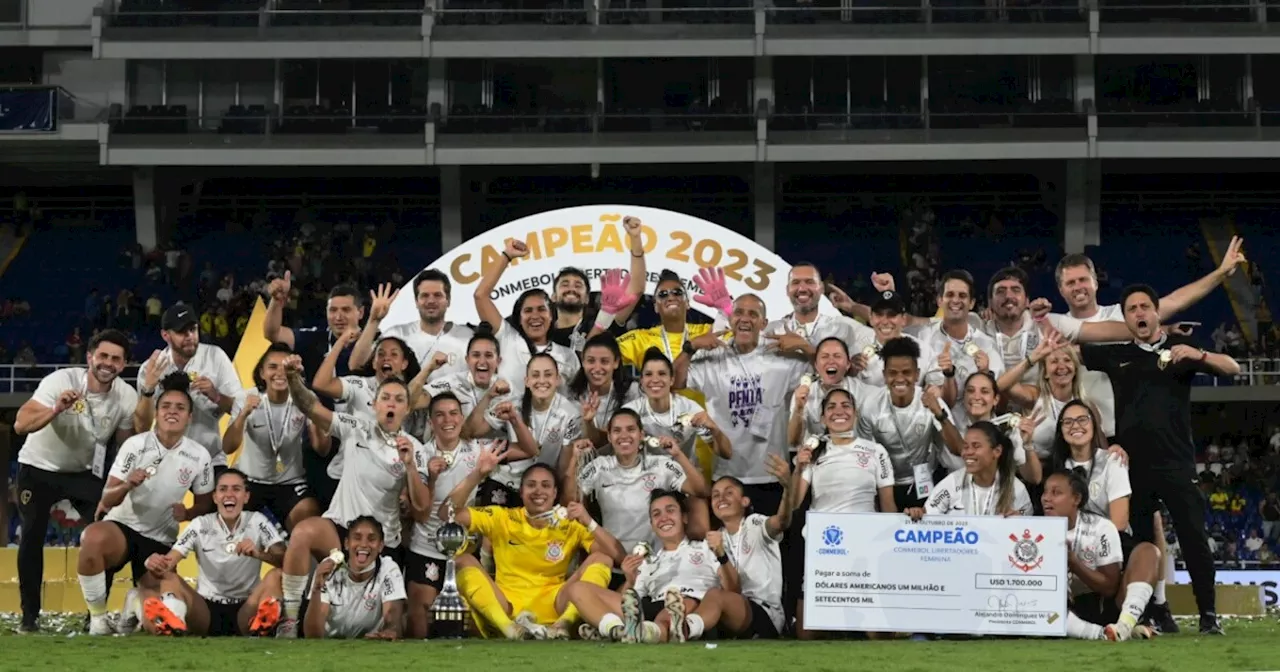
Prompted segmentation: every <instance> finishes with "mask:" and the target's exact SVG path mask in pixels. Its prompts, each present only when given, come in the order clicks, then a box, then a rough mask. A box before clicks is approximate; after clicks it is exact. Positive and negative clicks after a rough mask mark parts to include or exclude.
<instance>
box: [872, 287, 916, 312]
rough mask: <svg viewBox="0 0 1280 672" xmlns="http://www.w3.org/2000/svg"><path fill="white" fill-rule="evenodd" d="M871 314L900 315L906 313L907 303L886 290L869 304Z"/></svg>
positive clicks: (894, 293)
mask: <svg viewBox="0 0 1280 672" xmlns="http://www.w3.org/2000/svg"><path fill="white" fill-rule="evenodd" d="M871 312H873V313H894V314H897V315H901V314H902V313H905V312H907V302H906V301H904V300H903V299H902V295H900V294H898V293H897V292H894V291H889V290H886V291H883V292H880V294H879V296H877V297H876V300H875V301H873V302H872V303H871Z"/></svg>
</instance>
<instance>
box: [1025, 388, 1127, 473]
mask: <svg viewBox="0 0 1280 672" xmlns="http://www.w3.org/2000/svg"><path fill="white" fill-rule="evenodd" d="M1076 375H1078V376H1080V384H1081V385H1082V386H1083V387H1084V390H1085V394H1086V395H1087V396H1088V399H1089V403H1091V404H1093V406H1094V408H1096V409H1097V410H1098V414H1099V415H1100V416H1101V420H1102V433H1103V435H1104V436H1114V435H1115V433H1116V413H1115V397H1114V396H1113V395H1112V394H1111V379H1110V378H1109V377H1107V374H1105V373H1099V372H1097V371H1087V370H1084V369H1081V370H1080V371H1078V372H1077V373H1076ZM1100 388H1106V394H1099V393H1098V390H1099V389H1100ZM1066 405H1067V402H1065V401H1058V400H1057V399H1054V398H1053V397H1051V396H1048V395H1041V396H1040V398H1039V399H1038V400H1036V405H1035V408H1036V411H1037V412H1039V413H1040V414H1041V415H1043V416H1044V421H1043V422H1041V423H1040V424H1038V425H1036V428H1035V429H1034V430H1032V431H1031V444H1032V449H1034V450H1035V451H1036V455H1039V456H1040V459H1041V460H1047V459H1049V455H1050V453H1052V452H1053V438H1054V433H1055V432H1057V431H1058V417H1059V416H1061V415H1062V409H1063V408H1065V407H1066Z"/></svg>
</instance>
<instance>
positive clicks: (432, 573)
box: [426, 562, 440, 581]
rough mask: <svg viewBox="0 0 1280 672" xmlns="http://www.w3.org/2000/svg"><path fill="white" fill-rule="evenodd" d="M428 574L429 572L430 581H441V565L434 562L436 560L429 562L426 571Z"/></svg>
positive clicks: (428, 578)
mask: <svg viewBox="0 0 1280 672" xmlns="http://www.w3.org/2000/svg"><path fill="white" fill-rule="evenodd" d="M426 574H427V580H428V581H439V580H440V567H439V566H438V565H436V563H434V562H429V563H427V571H426Z"/></svg>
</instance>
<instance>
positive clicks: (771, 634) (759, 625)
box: [728, 600, 781, 639]
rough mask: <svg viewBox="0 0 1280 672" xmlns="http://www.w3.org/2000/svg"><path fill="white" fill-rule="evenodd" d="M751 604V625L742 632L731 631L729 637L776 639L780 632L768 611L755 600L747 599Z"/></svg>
mask: <svg viewBox="0 0 1280 672" xmlns="http://www.w3.org/2000/svg"><path fill="white" fill-rule="evenodd" d="M747 604H749V605H751V626H750V627H748V628H747V629H746V630H745V631H744V632H738V633H731V634H729V637H728V638H729V639H777V638H778V637H779V636H780V634H781V633H779V632H778V629H777V628H775V627H773V619H772V618H771V617H770V616H769V612H768V611H765V608H764V607H762V606H760V603H758V602H756V601H755V600H747Z"/></svg>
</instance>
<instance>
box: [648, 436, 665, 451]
mask: <svg viewBox="0 0 1280 672" xmlns="http://www.w3.org/2000/svg"><path fill="white" fill-rule="evenodd" d="M644 445H645V447H647V448H650V449H652V450H658V449H659V448H661V447H662V441H661V440H659V439H658V437H656V436H646V437H645V439H644Z"/></svg>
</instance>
